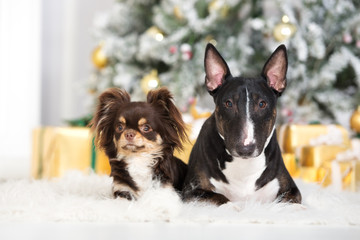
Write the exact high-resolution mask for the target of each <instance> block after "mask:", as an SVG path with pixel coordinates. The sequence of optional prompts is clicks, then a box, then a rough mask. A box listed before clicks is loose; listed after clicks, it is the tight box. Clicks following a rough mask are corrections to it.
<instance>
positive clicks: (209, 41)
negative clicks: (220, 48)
mask: <svg viewBox="0 0 360 240" xmlns="http://www.w3.org/2000/svg"><path fill="white" fill-rule="evenodd" d="M205 41H206V42H207V43H211V44H212V45H214V46H216V44H217V41H216V40H215V39H214V37H213V36H212V35H207V36H206V37H205Z"/></svg>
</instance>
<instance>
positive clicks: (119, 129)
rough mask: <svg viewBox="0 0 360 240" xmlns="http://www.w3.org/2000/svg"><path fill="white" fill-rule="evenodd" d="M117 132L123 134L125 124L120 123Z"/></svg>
mask: <svg viewBox="0 0 360 240" xmlns="http://www.w3.org/2000/svg"><path fill="white" fill-rule="evenodd" d="M116 131H117V132H118V133H121V132H122V131H124V124H122V123H119V125H118V126H117V127H116Z"/></svg>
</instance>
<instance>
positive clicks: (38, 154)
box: [31, 127, 110, 178]
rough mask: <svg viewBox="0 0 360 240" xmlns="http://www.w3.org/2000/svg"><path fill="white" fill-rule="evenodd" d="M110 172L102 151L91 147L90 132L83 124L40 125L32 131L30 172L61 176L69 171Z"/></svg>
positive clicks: (39, 174)
mask: <svg viewBox="0 0 360 240" xmlns="http://www.w3.org/2000/svg"><path fill="white" fill-rule="evenodd" d="M91 168H93V170H94V171H95V172H97V173H102V174H109V173H110V165H109V161H108V159H107V157H106V156H105V154H104V153H103V152H100V151H95V150H94V149H93V135H92V133H91V132H90V129H89V128H85V127H42V128H37V129H34V130H33V151H32V163H31V175H32V176H33V177H34V178H52V177H61V176H63V175H64V173H65V172H66V171H68V170H80V171H83V172H89V171H90V169H91Z"/></svg>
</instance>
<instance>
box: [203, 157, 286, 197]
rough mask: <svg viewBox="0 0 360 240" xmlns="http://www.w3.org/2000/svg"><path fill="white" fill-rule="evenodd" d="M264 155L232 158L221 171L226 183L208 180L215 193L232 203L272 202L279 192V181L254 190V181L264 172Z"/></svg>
mask: <svg viewBox="0 0 360 240" xmlns="http://www.w3.org/2000/svg"><path fill="white" fill-rule="evenodd" d="M265 168H266V166H265V155H264V153H262V154H261V155H260V156H258V157H256V158H252V159H242V158H233V161H232V162H227V163H226V166H225V169H224V170H223V171H222V172H223V174H224V175H225V177H226V179H227V180H228V183H225V182H223V181H221V180H220V181H218V180H215V179H213V178H211V179H210V182H211V184H212V185H213V186H214V187H215V192H217V193H220V194H222V195H224V196H225V197H227V198H228V199H229V200H230V201H232V202H237V201H244V200H252V199H254V200H257V201H261V202H272V201H274V200H275V198H276V195H277V193H278V191H279V181H278V180H277V179H276V178H275V179H273V180H272V181H270V182H269V183H267V184H266V185H265V186H264V187H262V188H260V189H258V190H257V189H256V185H255V183H256V180H257V179H259V177H260V176H261V174H262V173H263V171H264V170H265Z"/></svg>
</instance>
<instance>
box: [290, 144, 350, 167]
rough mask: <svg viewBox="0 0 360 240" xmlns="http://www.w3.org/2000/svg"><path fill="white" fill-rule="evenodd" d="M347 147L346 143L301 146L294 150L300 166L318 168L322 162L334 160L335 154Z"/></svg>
mask: <svg viewBox="0 0 360 240" xmlns="http://www.w3.org/2000/svg"><path fill="white" fill-rule="evenodd" d="M347 149H349V146H347V145H319V146H303V147H300V148H298V149H297V150H296V156H297V157H298V159H299V164H300V166H302V167H315V168H319V167H321V166H322V164H323V163H324V162H329V161H332V160H334V159H335V158H336V155H337V154H339V153H341V152H344V151H346V150H347Z"/></svg>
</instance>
